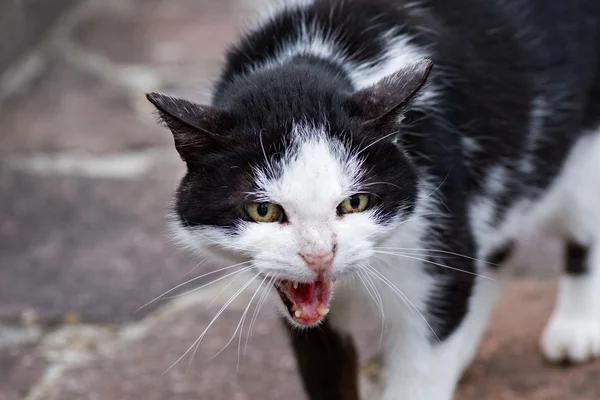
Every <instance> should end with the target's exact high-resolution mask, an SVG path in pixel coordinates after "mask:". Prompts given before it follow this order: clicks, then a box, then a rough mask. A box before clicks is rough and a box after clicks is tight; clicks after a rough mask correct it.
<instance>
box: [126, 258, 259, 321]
mask: <svg viewBox="0 0 600 400" xmlns="http://www.w3.org/2000/svg"><path fill="white" fill-rule="evenodd" d="M249 262H250V261H244V262H241V263H238V264H234V265H230V266H228V267H224V268H219V269H217V270H215V271H210V272H207V273H206V274H202V275H200V276H197V277H195V278H192V279H189V280H187V281H185V282H183V283H180V284H179V285H177V286H175V287H174V288H172V289H169V290H167V291H166V292H164V293H163V294H161V295H159V296H157V297H155V298H154V299H152V300H150V301H149V302H147V303H146V304H144V305H143V306H141V307H140V308H138V309H137V310H135V312H138V311H140V310H141V309H142V308H144V307H147V306H149V305H150V304H152V303H154V302H155V301H157V300H160V299H162V298H163V297H165V296H166V295H168V294H169V293H171V292H173V291H175V290H177V289H179V288H180V287H182V286H185V285H187V284H188V283H192V282H194V281H197V280H198V279H202V278H204V277H206V276H209V275H212V274H216V273H217V272H221V271H225V270H227V269H231V268H235V267H239V266H241V265H244V264H248V263H249ZM250 268H252V267H247V269H250ZM237 272H239V271H236V272H234V274H235V273H237ZM230 275H232V274H228V275H225V276H223V277H221V278H219V279H216V280H214V281H212V282H210V283H207V284H206V285H203V286H201V287H205V286H208V285H212V284H213V283H215V282H218V281H220V280H221V279H224V278H226V277H227V276H230Z"/></svg>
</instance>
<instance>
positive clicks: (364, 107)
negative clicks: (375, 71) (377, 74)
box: [349, 59, 433, 122]
mask: <svg viewBox="0 0 600 400" xmlns="http://www.w3.org/2000/svg"><path fill="white" fill-rule="evenodd" d="M432 67H433V62H432V61H431V60H429V59H422V60H418V61H415V62H413V63H411V64H408V65H406V66H405V67H403V68H402V69H400V70H398V71H396V72H394V73H393V74H391V75H388V76H386V77H385V78H383V79H381V80H380V81H379V82H377V83H376V84H374V85H373V86H370V87H368V88H365V89H361V90H359V91H357V92H355V93H353V94H352V95H351V96H350V98H349V105H350V107H351V109H352V111H353V113H354V114H355V115H356V116H358V117H360V118H364V119H365V120H366V121H367V122H372V121H378V120H382V119H385V118H386V117H398V115H399V114H400V113H401V112H402V111H403V110H404V109H405V108H406V107H407V106H408V105H409V104H410V102H411V101H412V100H413V99H414V98H415V97H416V95H417V93H419V90H420V89H421V88H422V87H423V85H424V84H425V82H426V81H427V77H428V76H429V73H430V72H431V69H432Z"/></svg>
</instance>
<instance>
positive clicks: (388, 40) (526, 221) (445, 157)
mask: <svg viewBox="0 0 600 400" xmlns="http://www.w3.org/2000/svg"><path fill="white" fill-rule="evenodd" d="M599 19H600V2H599V1H598V0H572V1H569V2H567V1H558V0H549V1H542V0H489V1H479V0H422V1H421V0H419V1H409V0H306V1H295V2H287V3H285V4H281V5H276V6H275V7H274V8H273V10H271V11H270V12H269V13H267V15H266V16H264V17H262V18H259V21H258V23H256V24H255V25H254V26H252V27H249V28H248V30H247V31H246V32H245V33H244V34H243V35H242V37H241V38H240V40H239V41H238V42H237V43H236V44H234V45H232V46H231V47H230V49H229V50H228V52H227V54H226V59H225V63H224V66H223V69H222V71H221V75H220V77H219V79H218V80H217V81H216V82H215V85H214V91H213V98H212V101H211V104H209V105H203V104H197V103H194V102H192V101H190V100H185V99H180V98H176V97H172V96H169V95H166V94H161V93H156V92H154V93H149V94H148V95H147V97H148V99H149V101H150V102H151V103H153V104H154V106H155V107H156V108H157V110H158V114H159V116H160V118H161V119H162V121H163V122H164V123H165V124H166V126H167V127H168V128H169V129H170V130H171V131H172V134H173V136H174V142H175V147H176V149H177V151H178V152H179V155H180V156H181V158H182V160H183V161H184V162H185V164H186V165H187V173H186V174H185V176H184V177H183V179H182V181H181V183H180V186H179V189H178V190H177V193H176V201H175V205H174V215H175V228H176V231H177V235H178V237H179V238H181V239H182V240H183V241H184V242H185V243H186V244H188V245H189V246H190V247H192V248H194V249H195V250H197V251H200V252H201V253H203V254H206V255H210V256H212V258H213V259H214V260H216V261H218V262H220V263H222V265H224V266H230V265H231V263H239V265H240V267H239V268H241V269H242V270H249V271H251V272H252V273H254V275H253V276H254V278H253V279H254V280H255V281H256V282H259V283H260V285H262V286H264V287H269V288H272V289H270V290H272V291H271V294H272V296H273V298H274V299H275V300H276V304H277V309H278V310H279V311H280V312H281V314H282V315H283V319H284V321H285V326H286V327H287V328H288V329H287V330H288V331H289V334H290V341H291V343H292V346H293V349H294V353H295V356H296V359H297V364H298V367H299V371H300V374H301V378H302V381H303V384H304V388H305V391H306V394H307V395H308V397H309V398H310V399H312V400H317V399H327V400H336V399H345V400H348V399H358V397H359V394H358V388H357V386H358V384H357V376H356V375H357V351H356V349H355V346H354V343H353V340H352V336H351V332H350V331H349V326H348V321H349V320H350V319H351V315H352V305H353V304H356V302H357V301H367V300H368V301H369V302H370V303H371V304H372V305H373V307H374V310H375V311H377V312H378V313H380V315H381V316H382V318H383V319H384V323H385V337H384V343H383V346H384V351H383V353H384V354H385V368H386V376H387V378H386V380H385V385H384V387H383V392H382V398H383V399H384V400H397V399H410V400H448V399H451V398H452V396H453V392H454V391H455V388H456V385H457V381H458V380H459V378H460V376H461V373H462V371H463V370H464V368H465V367H466V366H467V365H468V364H469V362H470V361H471V360H472V358H473V357H474V354H475V351H476V349H477V345H478V343H479V341H480V339H481V336H482V333H483V332H484V330H485V327H486V324H487V322H488V317H489V314H490V310H491V309H492V307H493V305H494V303H495V301H496V300H497V298H498V297H499V295H500V292H501V286H502V282H503V280H505V278H506V276H507V275H508V271H510V268H511V265H513V264H514V262H513V261H514V255H515V253H516V252H517V250H518V249H519V248H520V246H522V244H523V243H524V242H525V241H526V240H527V239H528V238H529V237H532V236H535V235H539V234H543V235H556V236H559V237H560V238H561V239H562V243H563V245H564V248H565V254H566V257H565V260H564V273H563V274H562V276H561V277H560V284H559V293H558V298H557V303H556V307H555V310H554V312H553V314H552V316H551V318H550V320H549V322H548V324H547V326H546V328H545V330H544V332H543V335H542V337H541V340H540V343H541V349H542V352H543V354H544V355H545V357H546V358H547V359H548V360H550V361H553V362H561V361H563V360H569V361H572V362H585V361H587V360H590V359H592V358H594V357H598V356H600V179H599V178H598V174H600V65H599V64H598V61H599V59H598V56H599V54H600V21H599ZM516 329H518V328H516Z"/></svg>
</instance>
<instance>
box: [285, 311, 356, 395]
mask: <svg viewBox="0 0 600 400" xmlns="http://www.w3.org/2000/svg"><path fill="white" fill-rule="evenodd" d="M285 325H286V327H287V329H288V330H289V334H290V339H291V342H292V348H293V349H294V354H295V355H296V361H297V364H298V369H299V370H300V374H301V375H302V382H303V384H304V389H305V390H306V393H307V394H308V396H309V399H310V400H358V399H359V392H358V380H357V374H358V356H357V353H356V349H355V347H354V342H353V340H352V338H351V337H350V336H343V335H341V334H339V333H338V332H335V331H334V330H333V329H332V328H331V326H330V325H329V323H328V322H327V320H325V321H324V323H322V324H321V325H320V326H319V327H317V328H314V329H309V330H296V329H294V328H292V327H291V326H290V325H289V324H288V323H287V322H285Z"/></svg>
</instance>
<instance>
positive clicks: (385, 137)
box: [354, 131, 400, 157]
mask: <svg viewBox="0 0 600 400" xmlns="http://www.w3.org/2000/svg"><path fill="white" fill-rule="evenodd" d="M398 133H400V131H395V132H392V133H388V134H387V135H385V136H383V137H381V138H379V139H377V140H375V141H373V142H371V143H369V144H368V145H367V146H365V147H363V148H362V149H360V150H359V151H358V152H356V154H354V157H358V156H359V155H360V154H361V153H362V152H364V151H366V150H367V149H368V148H369V147H371V146H374V145H376V144H377V143H379V142H381V141H382V140H385V139H387V138H389V137H391V136H394V135H397V134H398Z"/></svg>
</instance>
